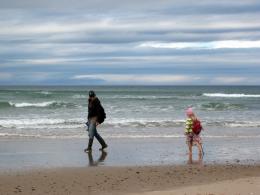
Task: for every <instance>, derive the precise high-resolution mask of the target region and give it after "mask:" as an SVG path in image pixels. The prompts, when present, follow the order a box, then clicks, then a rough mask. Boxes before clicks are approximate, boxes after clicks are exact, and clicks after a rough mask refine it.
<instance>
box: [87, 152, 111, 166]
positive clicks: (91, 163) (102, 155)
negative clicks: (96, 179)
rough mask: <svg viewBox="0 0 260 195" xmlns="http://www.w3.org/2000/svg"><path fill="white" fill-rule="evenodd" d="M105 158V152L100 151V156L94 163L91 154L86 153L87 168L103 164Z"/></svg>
mask: <svg viewBox="0 0 260 195" xmlns="http://www.w3.org/2000/svg"><path fill="white" fill-rule="evenodd" d="M106 157H107V152H105V151H103V150H102V151H101V155H100V157H99V158H98V160H96V161H94V159H93V156H92V152H89V153H88V161H89V164H88V166H98V164H99V163H101V162H103V161H104V160H105V158H106Z"/></svg>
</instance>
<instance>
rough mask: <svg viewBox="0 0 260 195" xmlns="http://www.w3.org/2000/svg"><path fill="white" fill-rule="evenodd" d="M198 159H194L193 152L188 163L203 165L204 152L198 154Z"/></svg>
mask: <svg viewBox="0 0 260 195" xmlns="http://www.w3.org/2000/svg"><path fill="white" fill-rule="evenodd" d="M198 157H199V158H198V160H193V159H192V154H190V155H189V159H188V164H198V165H202V164H203V154H199V156H198Z"/></svg>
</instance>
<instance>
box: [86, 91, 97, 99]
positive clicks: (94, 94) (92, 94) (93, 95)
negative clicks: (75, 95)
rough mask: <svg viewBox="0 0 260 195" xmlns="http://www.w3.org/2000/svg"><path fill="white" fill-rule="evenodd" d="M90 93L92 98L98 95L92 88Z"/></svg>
mask: <svg viewBox="0 0 260 195" xmlns="http://www.w3.org/2000/svg"><path fill="white" fill-rule="evenodd" d="M88 95H89V97H90V98H94V97H96V93H95V92H94V91H93V90H90V91H89V93H88Z"/></svg>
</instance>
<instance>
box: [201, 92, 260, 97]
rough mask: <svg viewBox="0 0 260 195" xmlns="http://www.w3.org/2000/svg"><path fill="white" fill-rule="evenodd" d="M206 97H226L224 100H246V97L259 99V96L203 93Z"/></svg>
mask: <svg viewBox="0 0 260 195" xmlns="http://www.w3.org/2000/svg"><path fill="white" fill-rule="evenodd" d="M203 96H207V97H226V98H247V97H254V98H258V97H260V94H243V93H241V94H226V93H203Z"/></svg>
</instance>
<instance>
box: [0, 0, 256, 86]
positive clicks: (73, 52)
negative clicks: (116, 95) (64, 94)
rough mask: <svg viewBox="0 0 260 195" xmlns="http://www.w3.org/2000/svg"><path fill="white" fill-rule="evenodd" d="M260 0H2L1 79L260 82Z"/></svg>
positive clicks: (28, 81) (28, 82) (61, 82)
mask: <svg viewBox="0 0 260 195" xmlns="http://www.w3.org/2000/svg"><path fill="white" fill-rule="evenodd" d="M259 18H260V1H259V0H237V1H234V0H225V1H221V0H211V1H210V0H200V1H197V0H196V1H195V0H194V1H193V0H189V1H185V0H173V1H158V0H149V1H148V0H147V1H144V0H131V1H122V0H103V1H102V0H96V1H90V0H48V1H42V0H41V1H37V0H21V1H17V0H0V85H16V84H22V85H74V84H75V85H76V84H84V85H95V84H97V85H241V84H243V85H260V19H259Z"/></svg>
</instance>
